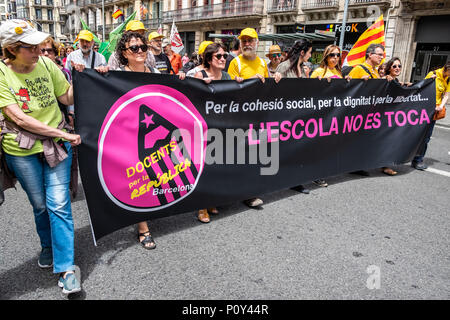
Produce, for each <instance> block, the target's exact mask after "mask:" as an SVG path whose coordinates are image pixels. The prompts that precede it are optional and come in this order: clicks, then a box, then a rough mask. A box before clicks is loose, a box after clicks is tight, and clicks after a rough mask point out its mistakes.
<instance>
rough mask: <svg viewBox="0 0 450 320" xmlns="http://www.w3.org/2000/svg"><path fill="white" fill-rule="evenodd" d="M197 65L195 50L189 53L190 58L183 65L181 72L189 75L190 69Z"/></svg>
mask: <svg viewBox="0 0 450 320" xmlns="http://www.w3.org/2000/svg"><path fill="white" fill-rule="evenodd" d="M198 65H199V62H198V54H197V52H193V53H192V54H191V58H190V59H189V61H188V62H187V63H186V64H185V65H184V66H183V69H182V70H183V72H184V73H186V76H187V77H191V75H190V73H189V71H191V70H192V69H194V68H195V67H197V66H198Z"/></svg>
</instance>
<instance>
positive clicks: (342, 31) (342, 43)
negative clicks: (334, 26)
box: [339, 0, 348, 51]
mask: <svg viewBox="0 0 450 320" xmlns="http://www.w3.org/2000/svg"><path fill="white" fill-rule="evenodd" d="M347 13H348V0H345V6H344V18H343V19H342V25H341V37H340V39H339V48H341V51H343V50H344V37H345V24H346V23H347Z"/></svg>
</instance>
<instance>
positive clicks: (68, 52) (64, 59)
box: [62, 46, 74, 66]
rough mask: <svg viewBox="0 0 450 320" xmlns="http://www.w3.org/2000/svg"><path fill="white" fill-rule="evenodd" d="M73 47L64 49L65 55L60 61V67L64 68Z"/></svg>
mask: <svg viewBox="0 0 450 320" xmlns="http://www.w3.org/2000/svg"><path fill="white" fill-rule="evenodd" d="M73 51H74V50H73V47H72V46H68V47H67V49H66V55H65V57H64V58H63V59H62V65H63V66H65V65H66V62H67V57H68V56H69V54H71V53H72V52H73Z"/></svg>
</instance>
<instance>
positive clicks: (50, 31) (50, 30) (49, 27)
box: [48, 23, 55, 34]
mask: <svg viewBox="0 0 450 320" xmlns="http://www.w3.org/2000/svg"><path fill="white" fill-rule="evenodd" d="M54 32H55V25H54V24H53V23H50V24H49V25H48V33H50V34H53V33H54Z"/></svg>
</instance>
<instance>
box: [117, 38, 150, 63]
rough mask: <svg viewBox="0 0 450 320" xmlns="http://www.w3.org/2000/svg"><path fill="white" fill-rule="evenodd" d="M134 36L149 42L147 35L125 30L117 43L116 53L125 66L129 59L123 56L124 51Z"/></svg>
mask: <svg viewBox="0 0 450 320" xmlns="http://www.w3.org/2000/svg"><path fill="white" fill-rule="evenodd" d="M133 38H135V39H136V40H137V39H141V41H142V43H143V44H147V41H146V40H145V37H144V36H143V35H141V34H140V33H137V32H134V31H129V32H124V34H123V35H122V38H120V40H119V42H118V43H117V47H116V52H115V53H114V54H115V55H116V57H117V59H118V60H119V63H120V64H121V65H123V66H126V65H127V64H128V59H127V58H125V57H124V56H123V52H124V51H125V50H127V43H128V42H130V41H131V39H133Z"/></svg>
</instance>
